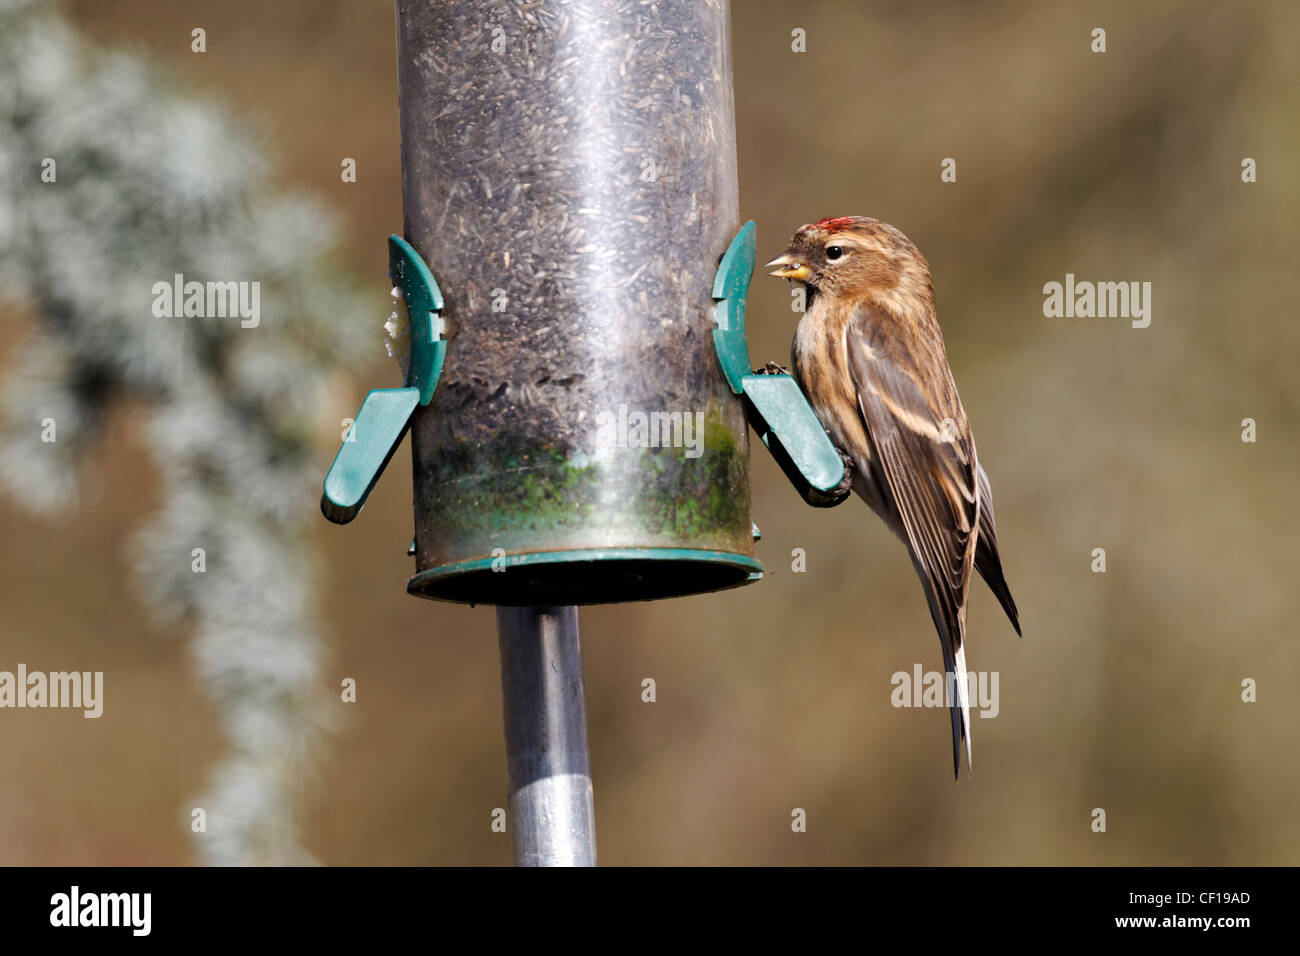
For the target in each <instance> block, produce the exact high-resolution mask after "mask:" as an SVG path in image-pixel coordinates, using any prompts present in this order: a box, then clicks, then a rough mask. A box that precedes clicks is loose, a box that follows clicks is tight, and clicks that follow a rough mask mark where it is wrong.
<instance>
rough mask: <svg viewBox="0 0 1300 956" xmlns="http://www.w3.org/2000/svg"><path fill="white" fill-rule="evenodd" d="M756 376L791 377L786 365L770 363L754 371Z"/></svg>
mask: <svg viewBox="0 0 1300 956" xmlns="http://www.w3.org/2000/svg"><path fill="white" fill-rule="evenodd" d="M754 374H755V375H789V374H790V370H789V369H788V368H786V367H785V366H784V365H777V364H776V363H775V362H768V363H767V364H766V365H764V366H763V367H762V368H756V369H754Z"/></svg>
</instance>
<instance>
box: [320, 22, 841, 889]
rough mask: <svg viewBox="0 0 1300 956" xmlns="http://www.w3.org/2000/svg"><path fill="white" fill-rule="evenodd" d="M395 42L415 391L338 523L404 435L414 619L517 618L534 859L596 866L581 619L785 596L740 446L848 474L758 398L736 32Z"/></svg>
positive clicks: (460, 34) (394, 271) (363, 431)
mask: <svg viewBox="0 0 1300 956" xmlns="http://www.w3.org/2000/svg"><path fill="white" fill-rule="evenodd" d="M397 29H398V58H397V59H398V87H399V112H400V115H401V128H402V189H403V205H404V209H405V220H406V222H405V230H404V238H403V237H398V236H391V237H389V240H388V247H389V248H388V251H389V275H390V277H391V279H392V282H393V287H394V290H395V292H396V293H397V294H398V295H399V296H400V297H401V298H402V300H403V302H404V305H405V309H406V312H407V317H408V325H409V333H410V341H409V343H407V348H406V352H407V353H408V358H407V363H406V377H405V381H404V382H403V384H402V386H401V387H398V388H381V389H375V390H374V391H372V392H370V394H369V395H367V396H366V400H365V403H364V404H363V405H362V407H361V411H360V412H359V413H358V414H357V416H356V420H355V424H354V426H353V428H352V430H351V432H350V435H349V440H348V441H345V442H344V444H343V447H342V448H341V449H340V451H339V453H338V455H337V457H336V458H335V460H334V464H333V465H332V466H331V468H330V471H329V474H328V475H327V476H326V479H325V488H324V494H323V496H322V498H321V509H322V511H324V513H325V516H326V517H327V518H329V519H330V520H332V521H335V522H338V523H344V522H347V521H351V520H352V519H353V518H355V517H356V516H357V514H358V513H359V512H360V511H361V508H362V506H363V505H364V504H365V500H366V496H367V495H368V494H369V493H370V491H371V489H372V488H373V487H374V485H375V482H376V481H377V480H378V479H379V476H380V474H381V473H382V471H383V470H384V467H385V466H386V465H387V464H388V461H389V460H390V459H391V458H392V456H393V453H394V451H395V450H396V448H397V446H398V445H399V444H400V443H401V441H402V440H403V438H404V436H405V435H406V434H407V432H408V431H409V432H410V433H411V438H412V460H413V464H414V488H415V540H414V543H413V544H412V546H411V553H412V554H414V556H415V565H416V567H415V575H414V576H413V577H412V578H411V579H410V581H409V582H408V584H407V590H408V591H410V593H412V594H416V595H419V596H421V597H427V598H435V599H439V600H446V601H459V602H467V603H470V604H492V605H497V628H498V634H499V640H500V648H501V682H502V699H503V705H504V713H505V727H506V758H507V767H508V771H509V780H510V800H509V806H510V823H509V828H510V833H511V842H512V846H513V848H514V856H515V860H516V862H518V863H520V864H524V865H565V864H567V865H591V864H594V863H595V861H596V847H595V824H594V805H593V793H592V785H591V774H590V767H589V760H588V756H587V738H586V717H585V704H584V699H583V689H582V655H581V642H580V637H579V633H578V614H577V609H576V607H574V605H581V604H599V603H606V602H613V601H640V600H648V599H651V598H667V597H676V596H679V595H686V594H696V593H700V592H705V591H716V590H721V589H724V588H731V587H736V586H738V585H742V584H746V583H748V582H751V581H755V580H758V579H759V578H761V577H762V573H763V567H762V565H761V564H760V563H759V562H758V560H757V559H756V558H755V555H754V542H755V541H756V540H757V538H758V529H757V526H755V525H754V524H753V522H752V520H751V518H750V488H749V437H748V430H747V423H748V424H751V425H753V426H754V428H755V429H756V431H757V432H758V434H759V436H760V437H761V439H762V441H763V443H764V445H765V446H766V447H768V448H769V449H770V450H771V451H772V453H773V455H774V456H775V457H776V459H777V461H778V462H780V463H781V467H782V468H783V469H784V470H785V472H786V474H787V475H788V476H789V477H790V480H791V481H792V482H793V483H794V484H795V486H796V487H797V488H798V489H799V491H800V493H801V494H803V495H804V497H805V498H806V499H807V500H808V501H809V502H810V503H812V504H819V505H824V504H833V503H835V502H837V501H838V500H840V499H841V498H842V489H841V488H840V487H839V486H840V484H841V480H842V478H843V476H844V468H843V465H842V463H841V461H840V458H839V455H838V453H837V452H836V450H835V449H834V448H833V447H832V445H831V443H830V441H829V439H828V438H827V437H826V433H825V432H824V431H823V430H822V428H821V426H820V424H819V423H818V421H817V419H816V416H815V415H814V414H813V412H812V410H811V409H810V408H809V406H808V403H807V401H806V400H805V399H804V396H803V395H802V393H801V392H800V391H799V388H798V386H797V385H796V384H795V382H794V380H793V379H791V378H790V376H789V375H784V374H776V375H763V374H755V373H754V372H752V371H751V367H750V358H749V350H748V346H747V344H746V341H745V295H746V292H747V291H748V288H749V280H750V277H751V275H752V273H753V269H754V226H753V223H748V224H746V225H745V226H743V227H740V228H738V226H739V222H738V220H739V211H738V197H737V187H736V143H735V129H734V118H733V115H732V94H731V64H730V50H729V45H730V36H729V33H730V27H729V21H728V10H727V5H726V4H725V3H721V2H718V0H699V2H685V0H683V2H677V3H653V4H650V3H619V4H613V3H609V2H607V0H571V2H568V3H556V4H537V3H507V4H494V5H491V6H484V5H482V4H480V3H477V2H474V0H446V2H441V3H437V4H435V3H432V2H430V0H397ZM435 270H436V278H435Z"/></svg>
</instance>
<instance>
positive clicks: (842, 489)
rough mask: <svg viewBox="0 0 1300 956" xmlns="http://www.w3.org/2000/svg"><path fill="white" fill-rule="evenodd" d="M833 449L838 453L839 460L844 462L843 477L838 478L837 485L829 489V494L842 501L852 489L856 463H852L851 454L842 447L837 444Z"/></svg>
mask: <svg viewBox="0 0 1300 956" xmlns="http://www.w3.org/2000/svg"><path fill="white" fill-rule="evenodd" d="M835 450H836V451H837V452H839V453H840V461H842V462H844V477H843V478H842V479H840V483H839V484H838V485H836V486H835V487H834V488H833V489H831V496H832V497H833V498H836V499H838V500H841V501H842V500H844V499H845V498H847V497H848V496H849V492H851V491H852V490H853V472H854V470H855V469H856V468H857V465H855V464H854V463H853V456H852V455H850V454H849V453H848V452H846V451H845V450H844V449H843V448H840V447H839V446H838V445H837V446H836V448H835Z"/></svg>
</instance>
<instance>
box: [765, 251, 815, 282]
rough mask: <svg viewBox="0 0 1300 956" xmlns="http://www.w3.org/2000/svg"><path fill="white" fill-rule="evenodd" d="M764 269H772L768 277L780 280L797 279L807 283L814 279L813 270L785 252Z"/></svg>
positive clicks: (768, 263)
mask: <svg viewBox="0 0 1300 956" xmlns="http://www.w3.org/2000/svg"><path fill="white" fill-rule="evenodd" d="M774 267H775V268H774ZM763 268H764V269H771V270H772V271H771V272H769V273H768V275H770V276H776V277H777V278H778V279H797V280H799V281H800V282H807V281H808V280H809V279H810V278H812V270H811V269H809V268H808V267H807V266H806V265H804V264H803V263H802V262H800V261H799V260H797V259H795V258H794V256H792V255H790V254H789V253H788V252H783V253H781V254H780V255H779V256H777V257H776V258H775V259H773V260H772V261H771V262H767V263H764V264H763Z"/></svg>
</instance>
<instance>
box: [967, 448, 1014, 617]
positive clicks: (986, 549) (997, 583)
mask: <svg viewBox="0 0 1300 956" xmlns="http://www.w3.org/2000/svg"><path fill="white" fill-rule="evenodd" d="M979 478H980V533H979V542H978V544H977V545H976V548H975V570H977V571H978V572H979V573H980V577H982V578H983V579H984V581H985V583H987V584H988V586H989V590H990V591H992V592H993V595H994V597H996V598H997V599H998V603H999V604H1001V605H1002V610H1004V611H1006V612H1007V617H1008V618H1010V619H1011V626H1012V627H1014V628H1015V629H1016V633H1017V634H1019V633H1020V613H1019V612H1018V611H1017V610H1016V602H1015V599H1014V598H1012V597H1011V588H1009V587H1008V586H1007V579H1006V577H1005V576H1004V575H1003V573H1002V558H1001V557H1000V556H999V555H998V528H997V524H996V523H995V522H994V520H993V489H992V488H991V487H990V486H989V476H988V475H986V474H984V466H983V465H981V466H980V469H979Z"/></svg>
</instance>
